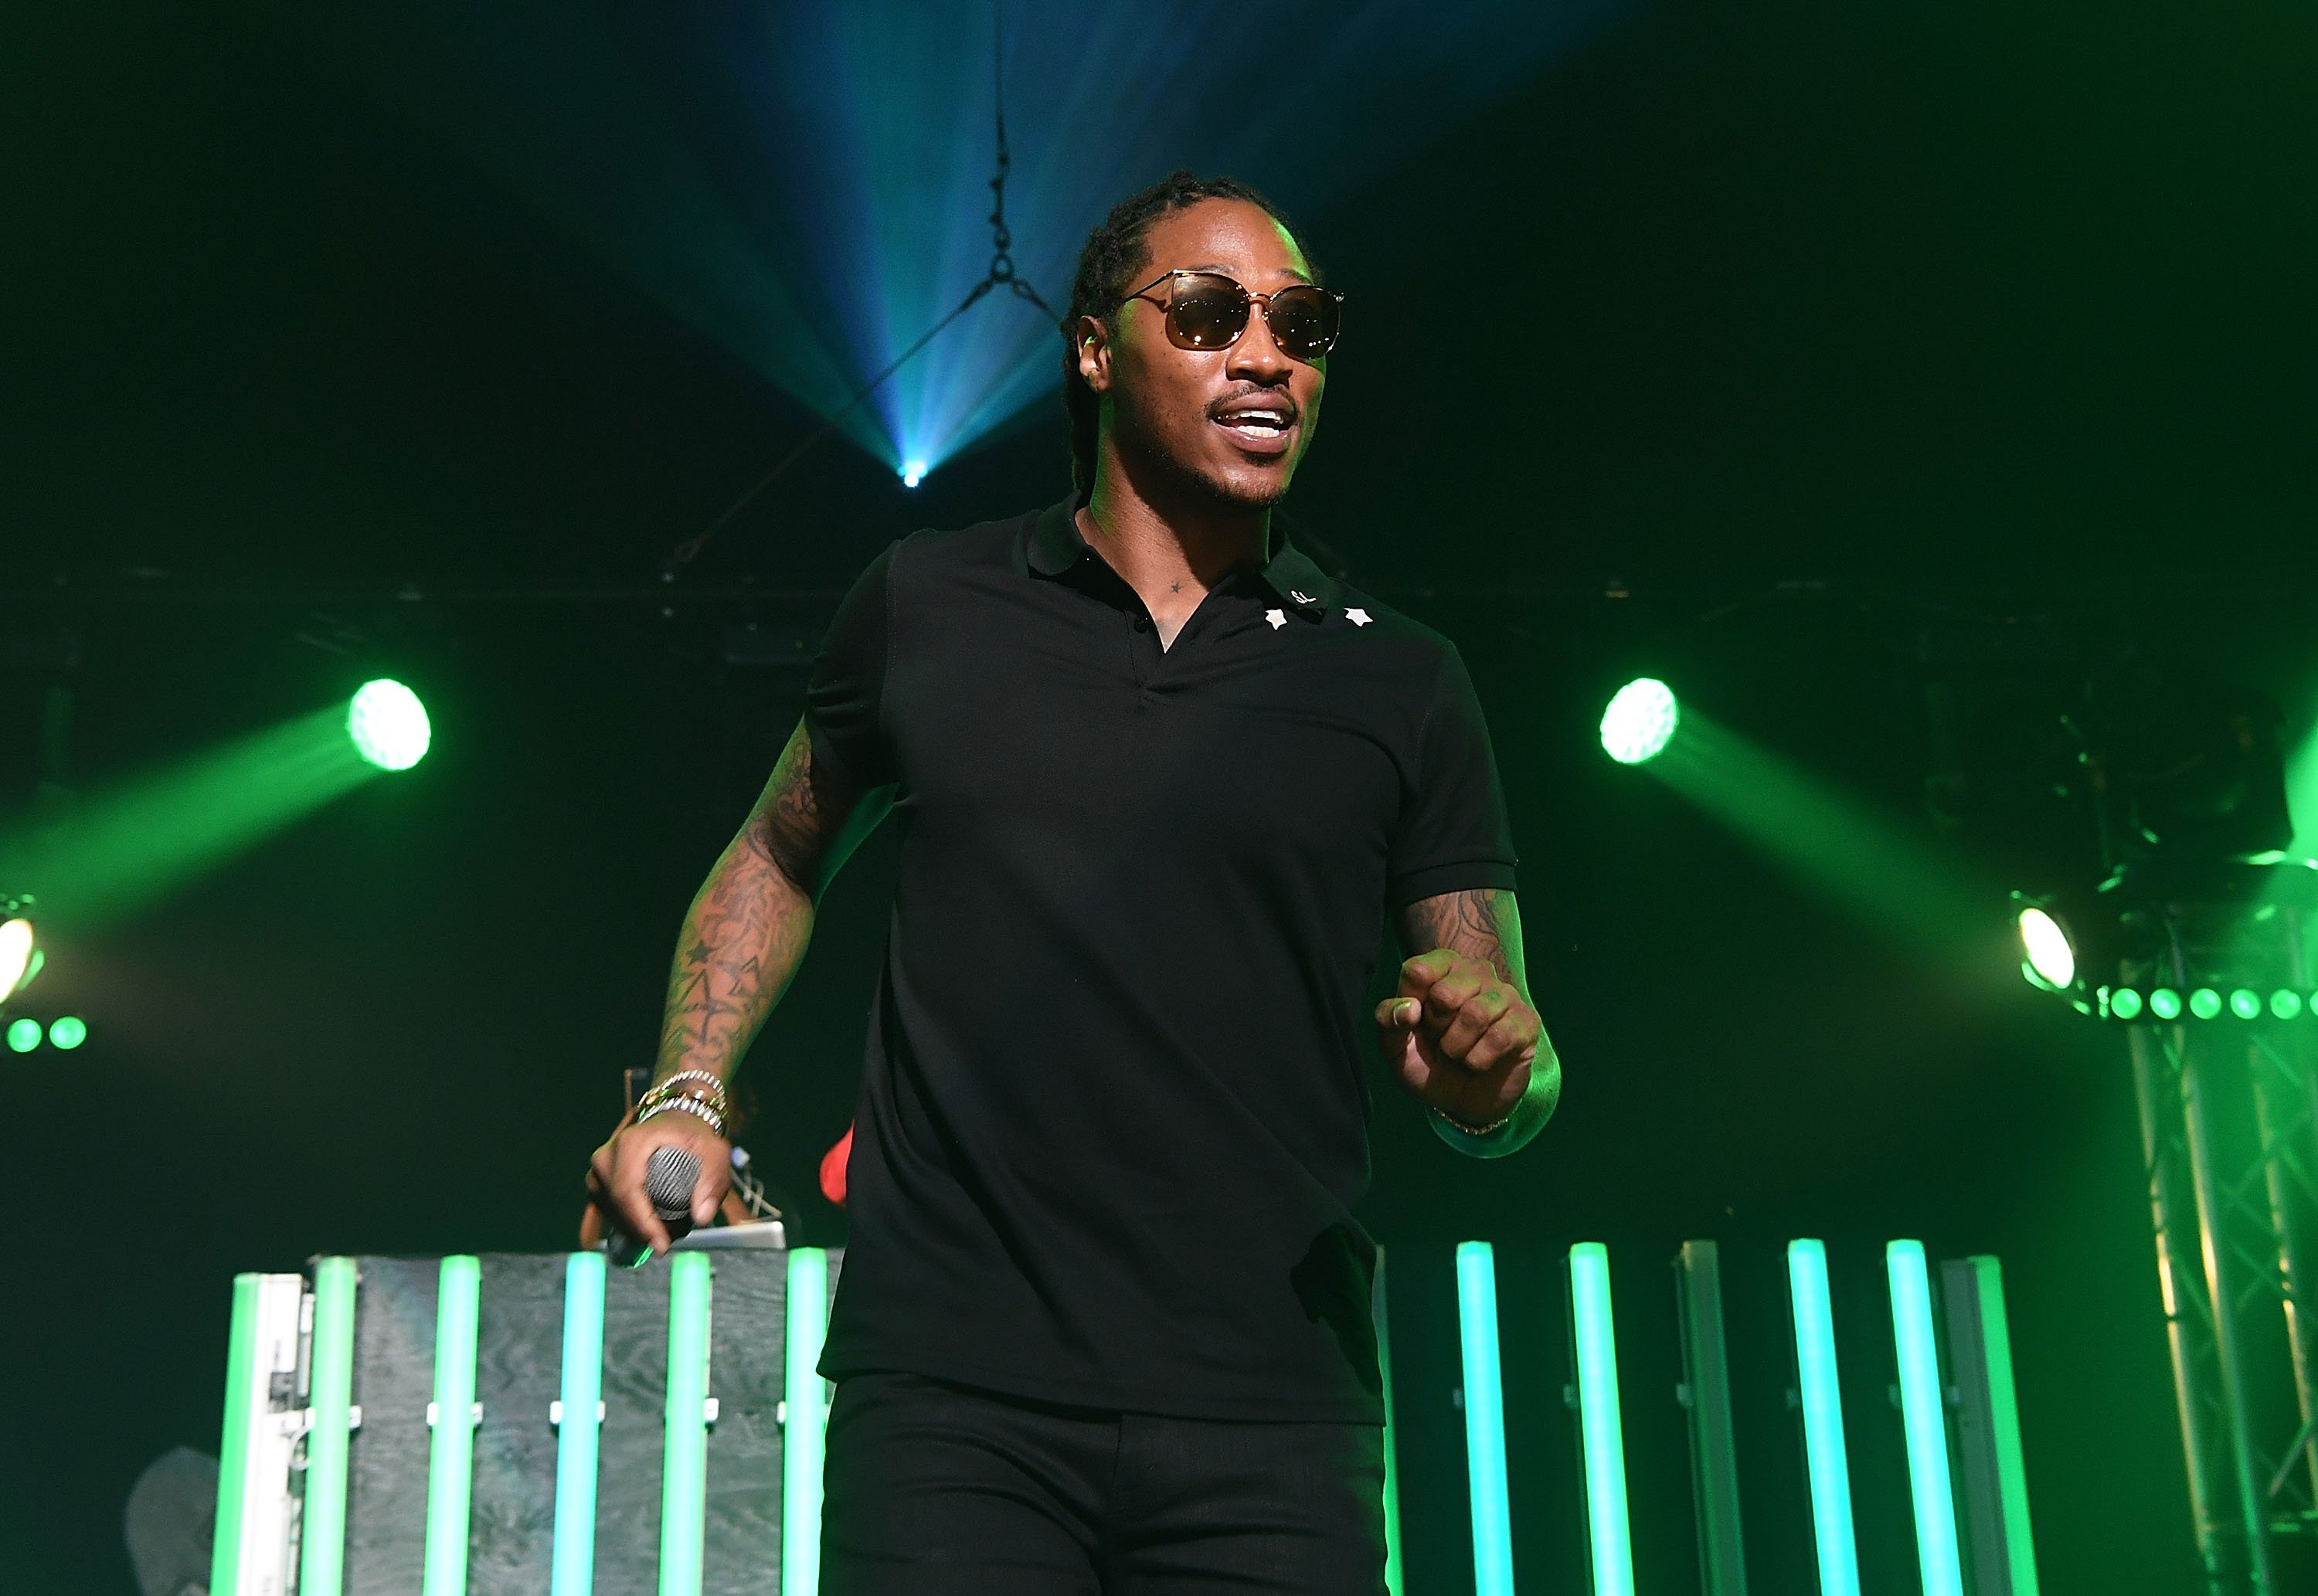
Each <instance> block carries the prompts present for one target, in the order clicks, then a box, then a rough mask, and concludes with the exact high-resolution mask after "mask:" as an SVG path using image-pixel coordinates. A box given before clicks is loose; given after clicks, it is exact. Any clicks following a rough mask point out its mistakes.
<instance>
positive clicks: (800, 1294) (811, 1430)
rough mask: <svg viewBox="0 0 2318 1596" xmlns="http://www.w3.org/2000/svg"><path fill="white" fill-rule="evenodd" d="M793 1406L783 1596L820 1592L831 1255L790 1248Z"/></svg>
mask: <svg viewBox="0 0 2318 1596" xmlns="http://www.w3.org/2000/svg"><path fill="white" fill-rule="evenodd" d="M787 1318H788V1368H787V1391H786V1401H785V1403H783V1405H784V1407H785V1408H786V1411H787V1415H788V1416H787V1418H786V1421H785V1422H784V1425H783V1428H782V1435H781V1596H819V1592H820V1590H821V1466H822V1433H823V1430H824V1429H825V1427H826V1426H827V1424H828V1422H829V1404H828V1399H827V1398H826V1397H825V1396H824V1395H823V1394H822V1393H823V1391H824V1390H825V1388H826V1386H827V1385H828V1382H827V1381H825V1380H823V1379H822V1377H821V1367H820V1365H821V1348H822V1342H823V1341H824V1340H827V1339H828V1336H829V1254H828V1253H827V1252H825V1251H822V1249H820V1248H818V1247H793V1248H791V1249H790V1250H789V1278H788V1314H787Z"/></svg>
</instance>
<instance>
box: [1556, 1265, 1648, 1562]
mask: <svg viewBox="0 0 2318 1596" xmlns="http://www.w3.org/2000/svg"><path fill="white" fill-rule="evenodd" d="M1569 1317H1570V1324H1571V1328H1572V1329H1573V1331H1575V1332H1576V1337H1577V1424H1578V1435H1579V1439H1580V1440H1581V1442H1582V1448H1583V1451H1584V1454H1585V1458H1586V1530H1587V1536H1588V1541H1589V1544H1590V1545H1591V1547H1592V1549H1593V1554H1594V1596H1634V1545H1633V1538H1632V1534H1631V1530H1630V1529H1629V1528H1628V1525H1627V1520H1626V1443H1625V1438H1624V1436H1623V1434H1622V1430H1621V1427H1620V1419H1619V1414H1618V1345H1617V1335H1616V1331H1615V1328H1614V1326H1613V1323H1612V1322H1611V1316H1610V1250H1609V1249H1608V1248H1606V1247H1604V1245H1602V1243H1601V1242H1579V1243H1578V1244H1577V1246H1575V1247H1572V1248H1571V1249H1570V1250H1569Z"/></svg>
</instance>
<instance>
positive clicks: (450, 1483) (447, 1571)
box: [418, 1257, 483, 1596]
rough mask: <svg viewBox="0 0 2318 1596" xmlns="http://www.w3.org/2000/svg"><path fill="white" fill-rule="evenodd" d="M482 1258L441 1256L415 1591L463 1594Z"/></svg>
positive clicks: (472, 1465) (472, 1470)
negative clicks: (423, 1549)
mask: <svg viewBox="0 0 2318 1596" xmlns="http://www.w3.org/2000/svg"><path fill="white" fill-rule="evenodd" d="M482 1280H483V1266H482V1264H481V1260H477V1259H474V1258H470V1257H458V1258H446V1259H445V1260H443V1269H442V1273H441V1276H440V1277H439V1281H440V1283H439V1284H438V1285H437V1286H436V1299H435V1437H434V1440H433V1442H432V1443H431V1444H430V1446H429V1447H428V1448H427V1556H426V1562H425V1565H424V1571H423V1573H422V1574H421V1576H420V1583H419V1587H418V1589H419V1596H466V1592H467V1509H468V1506H469V1503H470V1502H471V1500H472V1496H473V1493H474V1483H475V1421H474V1412H475V1329H476V1324H477V1322H478V1320H479V1318H480V1316H481V1310H482V1298H483V1290H482Z"/></svg>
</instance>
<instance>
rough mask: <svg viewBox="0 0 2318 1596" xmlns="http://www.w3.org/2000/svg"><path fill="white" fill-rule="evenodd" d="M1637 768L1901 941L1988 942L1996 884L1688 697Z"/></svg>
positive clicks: (1927, 946) (1930, 946) (1922, 944)
mask: <svg viewBox="0 0 2318 1596" xmlns="http://www.w3.org/2000/svg"><path fill="white" fill-rule="evenodd" d="M1636 768H1638V769H1640V770H1645V771H1648V772H1649V773H1650V774H1652V775H1654V776H1657V777H1658V779H1660V780H1661V781H1664V782H1665V783H1666V784H1667V785H1668V786H1670V787H1672V788H1674V789H1675V790H1676V792H1678V793H1680V794H1682V795H1683V796H1684V797H1685V798H1687V799H1689V800H1690V801H1691V802H1694V803H1695V804H1697V805H1698V807H1699V808H1701V809H1703V810H1704V811H1706V812H1707V813H1708V814H1710V815H1712V816H1713V817H1714V818H1715V819H1716V820H1720V821H1721V822H1722V824H1724V825H1725V826H1728V827H1729V828H1730V829H1731V830H1733V831H1735V832H1737V833H1738V834H1739V836H1740V837H1741V838H1745V839H1746V840H1747V842H1749V843H1751V844H1753V845H1754V846H1755V847H1757V848H1759V849H1761V850H1762V851H1763V852H1764V853H1765V854H1767V855H1769V856H1771V857H1772V858H1774V859H1776V860H1777V861H1779V863H1781V864H1782V865H1786V866H1787V867H1788V868H1789V869H1791V870H1792V871H1793V872H1794V873H1795V874H1797V875H1799V876H1801V878H1802V879H1803V880H1805V881H1807V882H1808V883H1810V884H1811V885H1812V886H1813V887H1814V888H1816V889H1817V890H1818V891H1819V892H1821V893H1823V894H1825V895H1826V896H1827V897H1828V898H1830V899H1832V900H1833V901H1836V902H1837V903H1839V904H1841V905H1842V906H1843V907H1844V908H1846V909H1847V910H1851V911H1852V912H1853V913H1855V914H1856V915H1858V916H1859V917H1860V918H1861V919H1864V920H1866V921H1868V922H1869V923H1870V924H1872V925H1874V926H1876V927H1878V928H1881V929H1882V930H1883V931H1884V932H1886V933H1888V934H1889V935H1891V936H1892V937H1896V938H1898V939H1899V940H1900V941H1903V942H1907V943H1910V944H1912V945H1914V946H1917V947H1918V949H1920V950H1923V951H1926V952H1929V953H1936V954H1947V953H1952V952H1954V951H1955V950H1957V949H1959V948H1968V947H1972V946H1977V945H1981V944H1983V943H1984V942H1985V940H1986V937H1987V934H1988V928H1989V924H1990V908H1989V905H1990V902H1992V901H1997V900H1999V899H2000V898H2001V897H2002V893H2001V892H1998V891H1997V890H1995V889H1994V888H1993V887H1992V886H1989V887H1985V888H1983V887H1982V886H1981V885H1980V884H1979V883H1973V882H1972V881H1970V880H1968V879H1963V876H1962V873H1961V872H1960V871H1959V869H1958V868H1957V867H1956V866H1955V865H1954V864H1952V863H1951V862H1949V861H1947V860H1945V859H1943V858H1942V857H1941V856H1940V855H1939V854H1938V852H1937V851H1936V849H1935V848H1934V847H1932V846H1931V844H1930V843H1929V842H1928V841H1927V839H1926V838H1922V837H1920V836H1918V834H1917V833H1916V832H1915V830H1914V829H1911V828H1909V826H1907V825H1906V824H1905V823H1904V822H1902V821H1900V820H1898V819H1896V818H1893V817H1891V816H1889V815H1886V814H1884V813H1882V811H1879V810H1878V809H1876V808H1875V807H1874V806H1873V805H1872V804H1870V803H1867V802H1864V801H1862V800H1861V799H1858V798H1855V797H1853V796H1852V795H1850V794H1846V793H1844V792H1843V791H1841V790H1840V789H1839V788H1837V787H1836V786H1834V785H1831V784H1829V783H1827V782H1825V781H1822V780H1820V779H1819V777H1817V776H1813V775H1811V774H1810V772H1808V771H1806V770H1804V769H1802V768H1801V767H1799V766H1796V765H1794V764H1793V763H1792V762H1790V761H1789V760H1786V759H1784V758H1780V757H1779V756H1778V755H1776V754H1774V753H1772V752H1770V751H1769V750H1768V749H1765V748H1762V747H1761V746H1759V745H1758V744H1756V743H1755V742H1753V741H1751V740H1748V739H1747V738H1744V737H1741V736H1740V735H1739V733H1738V732H1736V731H1731V730H1730V728H1729V727H1727V726H1723V725H1721V724H1719V723H1718V722H1714V721H1712V720H1710V719H1709V718H1707V717H1706V716H1704V715H1702V714H1701V713H1698V711H1697V710H1696V709H1695V708H1694V707H1692V706H1690V705H1688V704H1685V705H1684V707H1683V712H1682V724H1681V727H1680V729H1679V730H1678V731H1676V733H1675V737H1674V740H1673V741H1672V742H1671V743H1669V744H1668V745H1667V749H1666V752H1665V753H1663V754H1661V755H1660V756H1659V757H1658V758H1655V759H1652V760H1650V761H1649V763H1648V764H1645V765H1641V766H1638V767H1636Z"/></svg>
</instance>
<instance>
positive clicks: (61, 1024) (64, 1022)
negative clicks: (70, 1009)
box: [49, 1014, 88, 1053]
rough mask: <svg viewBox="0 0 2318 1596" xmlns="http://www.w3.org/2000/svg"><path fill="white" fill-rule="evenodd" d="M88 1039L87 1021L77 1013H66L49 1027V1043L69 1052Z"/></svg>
mask: <svg viewBox="0 0 2318 1596" xmlns="http://www.w3.org/2000/svg"><path fill="white" fill-rule="evenodd" d="M87 1040H88V1022H87V1021H86V1020H85V1019H83V1018H81V1017H80V1016H79V1015H77V1014H67V1015H65V1016H64V1017H62V1018H59V1019H58V1020H57V1021H56V1022H55V1023H54V1024H53V1025H51V1026H49V1045H50V1046H51V1047H60V1048H62V1049H63V1050H64V1051H65V1052H67V1053H70V1052H71V1051H72V1050H73V1049H74V1048H76V1047H78V1046H79V1045H81V1044H82V1043H84V1042H85V1041H87Z"/></svg>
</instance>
